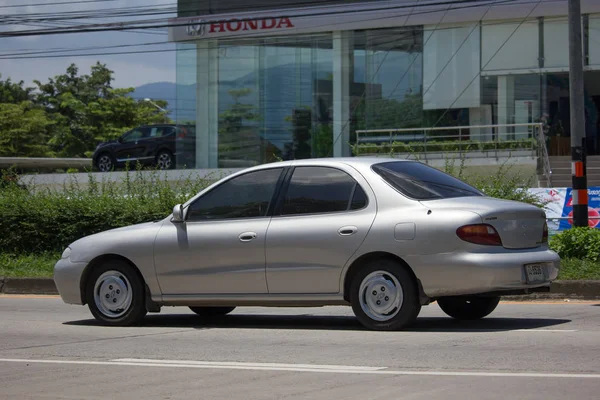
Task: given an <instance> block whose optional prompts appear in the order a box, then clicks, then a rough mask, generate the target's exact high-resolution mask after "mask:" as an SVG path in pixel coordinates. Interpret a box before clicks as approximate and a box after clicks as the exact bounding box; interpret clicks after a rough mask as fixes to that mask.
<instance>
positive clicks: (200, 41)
mask: <svg viewBox="0 0 600 400" xmlns="http://www.w3.org/2000/svg"><path fill="white" fill-rule="evenodd" d="M581 5H582V14H583V15H582V27H583V32H582V33H583V36H582V37H583V56H584V60H583V62H584V69H585V72H584V78H585V115H586V124H585V125H586V142H587V148H588V152H589V154H599V153H600V144H599V142H600V140H599V138H600V134H599V132H600V1H598V0H581ZM169 29H170V31H169V40H170V41H172V42H176V44H177V100H176V110H177V113H176V115H177V116H176V119H177V122H178V123H181V124H184V123H185V124H189V123H192V124H195V125H196V145H195V150H196V154H195V155H194V156H193V157H192V158H193V159H195V160H196V163H195V167H196V168H223V167H242V166H247V165H254V164H259V163H264V162H270V161H274V160H277V159H297V158H311V157H331V156H333V157H339V156H349V155H352V154H353V152H356V151H357V131H358V132H359V134H363V136H364V135H365V134H366V133H361V132H363V131H369V132H370V131H375V136H373V137H374V138H377V137H380V138H381V137H384V138H385V137H388V130H391V129H400V131H399V132H396V133H394V135H396V134H397V135H398V136H397V137H396V136H394V138H395V139H394V141H396V140H397V141H400V142H412V141H419V140H434V139H435V137H433V136H432V137H429V138H427V137H426V136H427V135H434V136H435V132H441V133H442V135H440V136H439V137H440V138H441V139H443V140H444V141H446V142H447V141H449V140H458V139H456V137H454V136H453V135H454V134H455V133H457V132H456V131H457V130H456V129H455V130H442V131H435V130H434V131H427V130H422V129H421V128H433V127H435V128H443V127H458V126H460V127H467V129H464V128H461V129H458V132H459V134H460V138H459V139H460V140H463V141H464V140H467V141H469V142H474V141H487V140H493V141H497V142H498V141H500V142H501V141H504V140H513V141H514V140H520V139H527V138H531V137H532V135H533V136H535V135H538V133H536V132H537V131H536V130H535V129H532V127H534V124H541V126H542V127H543V129H541V131H543V133H544V137H545V144H546V146H547V151H548V154H549V155H550V156H553V155H554V156H558V155H568V154H570V149H569V143H570V142H569V136H570V126H569V124H570V122H569V121H570V119H569V75H568V72H569V49H568V42H569V41H568V22H567V1H566V0H563V1H550V0H541V1H534V0H504V1H502V0H496V1H441V0H440V1H430V0H422V1H419V0H395V1H314V0H313V1H304V2H303V1H299V0H278V1H275V0H271V1H265V0H257V1H253V2H248V1H239V0H238V1H226V0H219V1H216V0H213V1H200V0H179V2H178V17H177V18H174V19H172V20H171V21H170V28H169ZM528 124H529V125H528ZM468 127H473V128H471V129H469V128H468ZM488 127H489V128H488ZM411 130H412V131H411ZM450 133H452V134H450ZM391 134H392V133H389V135H391ZM443 134H447V135H446V136H444V135H443ZM378 135H379V136H378ZM424 136H425V138H424ZM441 139H440V140H441ZM374 140H375V139H374ZM375 142H376V141H375ZM375 142H373V143H375ZM375 144H377V143H375Z"/></svg>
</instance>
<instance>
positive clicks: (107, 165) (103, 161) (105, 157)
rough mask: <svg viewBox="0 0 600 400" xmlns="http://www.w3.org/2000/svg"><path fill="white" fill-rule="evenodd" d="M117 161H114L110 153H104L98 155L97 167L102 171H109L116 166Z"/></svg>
mask: <svg viewBox="0 0 600 400" xmlns="http://www.w3.org/2000/svg"><path fill="white" fill-rule="evenodd" d="M114 165H115V163H114V162H113V159H112V157H111V156H110V154H108V153H102V154H100V155H99V156H98V159H97V160H96V168H98V170H99V171H100V172H109V171H112V170H113V168H114Z"/></svg>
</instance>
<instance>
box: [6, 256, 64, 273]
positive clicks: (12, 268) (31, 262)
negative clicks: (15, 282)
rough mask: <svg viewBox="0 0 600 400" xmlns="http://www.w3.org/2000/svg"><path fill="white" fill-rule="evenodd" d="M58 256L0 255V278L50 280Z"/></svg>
mask: <svg viewBox="0 0 600 400" xmlns="http://www.w3.org/2000/svg"><path fill="white" fill-rule="evenodd" d="M59 259H60V254H54V253H44V254H28V255H21V256H15V255H12V254H6V253H0V276H1V277H7V278H51V277H52V274H53V269H54V264H56V262H57V261H58V260H59Z"/></svg>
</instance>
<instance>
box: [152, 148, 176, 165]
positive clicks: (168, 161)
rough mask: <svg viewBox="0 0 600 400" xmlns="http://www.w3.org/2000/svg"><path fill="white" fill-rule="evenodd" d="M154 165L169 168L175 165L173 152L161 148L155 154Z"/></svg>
mask: <svg viewBox="0 0 600 400" xmlns="http://www.w3.org/2000/svg"><path fill="white" fill-rule="evenodd" d="M156 166H157V167H158V169H171V168H173V167H174V166H175V160H174V159H173V154H172V153H171V152H170V151H168V150H162V151H161V152H160V153H158V155H157V156H156Z"/></svg>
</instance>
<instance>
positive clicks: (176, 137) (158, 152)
mask: <svg viewBox="0 0 600 400" xmlns="http://www.w3.org/2000/svg"><path fill="white" fill-rule="evenodd" d="M195 147H196V127H195V126H193V125H174V124H160V125H144V126H139V127H136V128H134V129H132V130H130V131H129V132H126V133H125V134H123V135H122V136H121V137H119V138H118V139H117V140H112V141H110V142H105V143H100V144H99V145H98V147H96V150H95V151H94V155H93V162H94V167H95V168H96V169H98V170H99V171H102V172H107V171H112V170H113V169H116V168H123V167H124V166H125V165H126V164H127V163H129V165H130V166H131V167H132V168H135V165H136V164H137V163H138V162H139V163H140V164H142V165H151V166H155V167H157V168H158V169H171V168H174V167H175V165H176V164H178V165H180V166H183V167H190V168H193V166H194V165H193V164H194V162H195V160H194V159H193V155H194V154H195Z"/></svg>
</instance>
